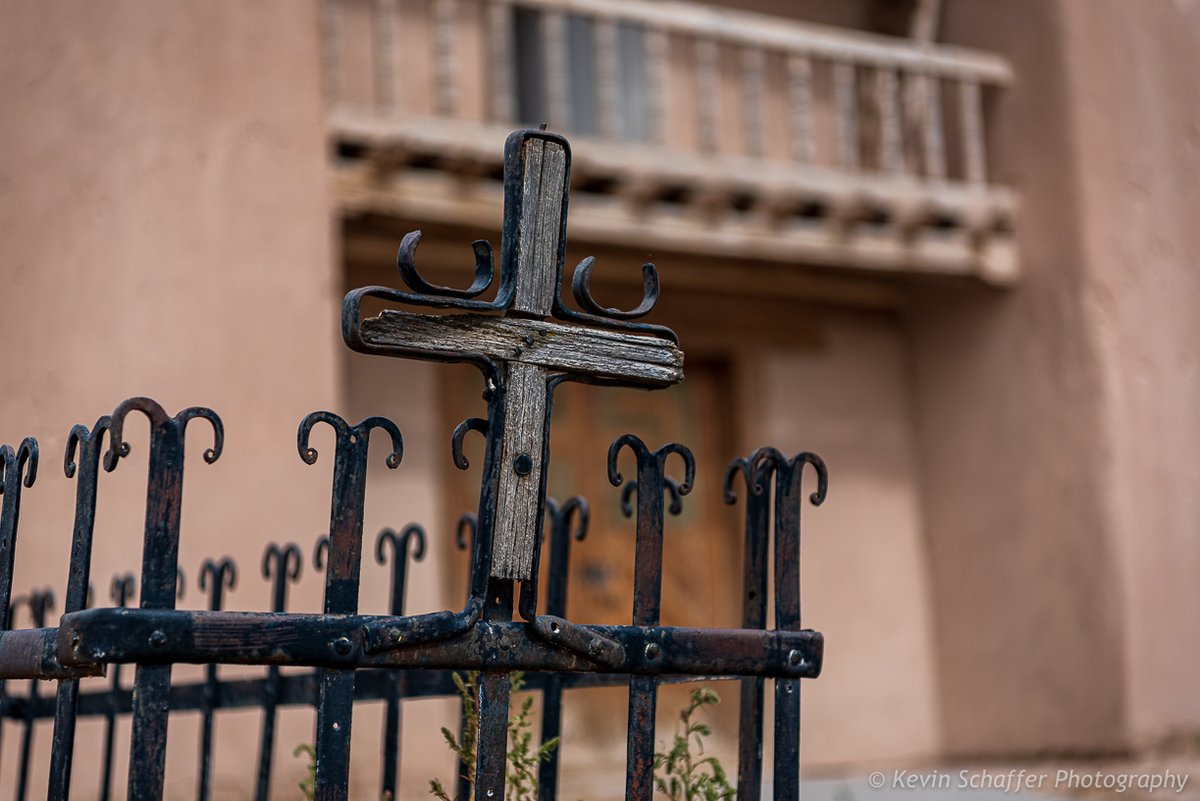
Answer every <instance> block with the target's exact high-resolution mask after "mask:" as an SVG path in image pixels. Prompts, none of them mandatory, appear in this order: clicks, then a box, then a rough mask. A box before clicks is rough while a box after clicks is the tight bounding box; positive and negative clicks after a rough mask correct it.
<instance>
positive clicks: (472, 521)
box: [454, 512, 479, 551]
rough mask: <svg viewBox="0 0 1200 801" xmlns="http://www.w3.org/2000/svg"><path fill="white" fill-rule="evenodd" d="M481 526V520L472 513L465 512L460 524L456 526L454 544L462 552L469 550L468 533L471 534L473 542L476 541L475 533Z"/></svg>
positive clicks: (460, 517)
mask: <svg viewBox="0 0 1200 801" xmlns="http://www.w3.org/2000/svg"><path fill="white" fill-rule="evenodd" d="M478 526H479V518H477V517H476V516H475V515H474V513H472V512H463V513H462V514H461V515H460V516H459V518H458V523H457V524H455V526H454V544H455V545H457V546H458V549H459V550H460V551H465V550H467V533H468V532H470V535H471V542H474V541H475V531H476V529H477V528H478Z"/></svg>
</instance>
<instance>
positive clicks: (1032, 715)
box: [909, 0, 1126, 756]
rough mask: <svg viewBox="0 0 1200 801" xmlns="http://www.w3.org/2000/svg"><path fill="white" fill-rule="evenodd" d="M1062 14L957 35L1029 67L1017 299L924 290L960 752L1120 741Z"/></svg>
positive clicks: (951, 706)
mask: <svg viewBox="0 0 1200 801" xmlns="http://www.w3.org/2000/svg"><path fill="white" fill-rule="evenodd" d="M1061 8H1062V4H1050V3H1044V2H1041V0H1020V1H1019V2H1008V3H988V4H983V3H951V4H949V5H948V6H947V8H946V15H945V20H944V28H943V39H944V40H946V41H950V42H955V43H959V44H967V45H974V46H979V47H984V48H988V49H992V50H996V51H999V52H1001V53H1004V54H1006V55H1008V56H1009V57H1010V58H1011V59H1012V61H1013V66H1014V68H1015V70H1016V80H1015V85H1014V86H1013V88H1012V89H1011V90H1010V91H1009V93H1008V95H1007V97H1006V100H1005V106H1004V107H1003V109H1002V114H1001V119H1002V121H1003V123H1004V127H1003V128H1002V129H1001V130H998V131H994V132H992V142H993V145H994V146H998V147H1000V148H1001V150H1000V160H1001V163H1002V164H1004V165H1006V166H1007V168H1008V169H1007V171H1006V174H1005V175H1004V176H1003V177H1004V179H1005V180H1008V181H1011V182H1012V183H1013V185H1014V186H1015V187H1016V188H1017V190H1018V191H1019V192H1020V193H1021V203H1022V206H1021V209H1020V212H1019V220H1018V224H1017V237H1018V246H1019V249H1020V256H1021V263H1022V270H1023V274H1022V277H1021V281H1020V283H1019V285H1018V286H1017V287H1016V288H1015V289H1013V290H1011V291H1007V292H994V291H986V290H982V289H981V290H976V291H969V290H966V289H963V288H939V287H934V286H930V287H920V288H916V289H914V290H913V302H912V306H911V309H910V315H909V317H910V325H911V331H912V337H913V347H914V365H915V371H916V409H917V428H918V432H919V434H918V435H919V438H920V459H921V462H922V465H923V476H922V482H921V485H922V491H923V493H924V510H925V515H926V524H927V530H926V537H927V538H928V548H929V554H930V560H931V561H930V566H931V576H932V589H933V599H934V600H933V603H934V614H935V616H936V621H937V623H936V627H937V628H936V637H937V649H938V650H937V654H938V656H937V664H938V668H939V671H940V677H939V690H940V701H941V710H942V725H943V728H944V738H945V746H946V750H947V752H948V753H949V754H951V755H975V754H1004V755H1010V756H1011V755H1015V754H1022V753H1031V752H1041V751H1054V752H1064V751H1065V752H1093V751H1098V750H1108V749H1113V748H1117V747H1120V746H1121V745H1122V744H1123V732H1124V730H1125V712H1126V710H1125V705H1124V701H1123V696H1124V686H1125V681H1126V672H1125V671H1126V663H1125V651H1124V644H1123V639H1122V638H1123V632H1124V625H1123V620H1122V612H1121V601H1120V598H1119V597H1118V596H1117V595H1116V594H1115V593H1114V592H1113V588H1114V586H1115V584H1116V582H1117V576H1118V571H1117V565H1116V559H1117V554H1116V552H1115V549H1114V536H1115V535H1114V521H1113V519H1112V517H1111V515H1110V514H1109V508H1108V502H1107V500H1106V497H1105V494H1106V492H1107V491H1108V489H1109V487H1108V484H1107V476H1106V471H1105V469H1104V465H1105V461H1106V459H1107V458H1108V451H1109V448H1110V444H1109V443H1108V442H1106V441H1105V437H1104V431H1105V430H1106V420H1105V418H1104V403H1103V398H1102V395H1103V392H1104V384H1103V379H1102V375H1103V370H1102V358H1103V357H1102V354H1101V353H1099V352H1098V350H1097V347H1096V343H1095V341H1094V339H1093V337H1092V330H1091V322H1090V319H1089V311H1088V309H1087V304H1086V302H1085V288H1086V286H1087V283H1088V272H1089V269H1090V267H1089V265H1088V263H1087V261H1086V254H1085V251H1084V250H1083V247H1082V244H1081V241H1082V236H1083V232H1084V231H1085V230H1086V229H1085V227H1084V224H1085V221H1084V220H1081V217H1080V205H1079V204H1080V198H1081V195H1082V188H1081V186H1080V183H1079V178H1080V176H1079V173H1080V171H1081V170H1083V169H1085V165H1082V164H1080V163H1079V162H1078V161H1077V160H1076V159H1075V157H1074V155H1073V154H1074V152H1075V148H1076V146H1077V144H1076V143H1077V142H1078V140H1079V137H1080V136H1082V135H1084V132H1082V131H1080V130H1079V129H1078V127H1077V126H1076V125H1075V124H1074V120H1073V119H1072V118H1071V116H1070V115H1069V113H1067V109H1069V108H1070V106H1071V104H1072V103H1073V102H1075V100H1076V98H1075V97H1074V96H1073V94H1072V92H1073V88H1074V87H1073V85H1072V84H1071V82H1070V74H1069V70H1068V66H1069V65H1068V63H1067V61H1066V56H1065V55H1064V53H1063V48H1062V41H1063V36H1064V33H1063V22H1062V19H1061V18H1060V11H1061Z"/></svg>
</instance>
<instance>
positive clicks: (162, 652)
mask: <svg viewBox="0 0 1200 801" xmlns="http://www.w3.org/2000/svg"><path fill="white" fill-rule="evenodd" d="M406 620H407V618H403V617H400V618H393V617H386V616H364V615H346V616H342V615H302V614H289V613H267V612H198V611H186V610H149V609H91V610H87V611H84V612H75V613H72V614H69V615H65V616H64V617H63V620H62V624H61V626H60V628H59V636H58V651H59V654H58V655H59V659H60V660H61V661H62V662H63V663H64V664H86V663H96V662H143V663H168V662H185V663H195V664H204V663H209V662H217V663H224V664H247V665H310V666H324V667H339V668H453V669H458V670H501V671H504V670H523V671H542V670H547V671H569V672H588V673H633V674H647V675H705V676H711V675H722V676H773V677H783V678H815V677H816V676H817V675H819V674H820V672H821V660H822V656H823V651H824V638H823V637H822V635H821V634H820V632H816V631H807V630H806V631H773V630H769V631H762V630H756V629H696V628H674V627H659V626H581V627H580V628H585V629H588V630H591V631H593V632H594V633H596V634H597V635H600V636H602V637H605V638H608V639H610V640H614V641H616V642H617V643H619V644H620V645H621V647H622V648H623V649H624V653H625V658H624V659H623V660H621V661H620V662H618V663H615V664H611V665H600V664H597V663H594V662H591V661H589V660H588V659H587V658H586V657H584V656H582V655H580V654H578V653H576V652H573V651H570V650H566V649H563V648H559V647H556V646H554V645H552V644H550V643H547V642H545V641H543V640H542V639H540V638H539V637H538V636H537V635H536V634H535V633H534V632H533V631H532V627H531V626H530V625H529V624H527V623H520V622H507V623H479V624H477V625H475V626H474V627H472V628H471V629H470V631H468V632H467V633H466V634H463V635H460V636H458V637H455V638H453V639H449V640H444V641H441V642H433V643H425V644H423V645H416V646H413V647H411V648H396V649H395V650H387V651H378V652H375V653H368V647H369V645H370V644H371V643H372V642H375V641H379V640H381V639H382V638H383V633H384V632H386V631H388V630H389V629H391V628H392V627H394V626H397V625H403V624H404V622H405V621H406Z"/></svg>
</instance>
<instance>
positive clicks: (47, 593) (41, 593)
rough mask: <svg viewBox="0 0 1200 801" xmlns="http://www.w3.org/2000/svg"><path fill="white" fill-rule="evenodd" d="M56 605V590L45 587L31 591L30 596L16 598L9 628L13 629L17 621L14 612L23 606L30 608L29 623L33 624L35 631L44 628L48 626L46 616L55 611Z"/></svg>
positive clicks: (10, 610) (10, 611)
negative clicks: (14, 621) (13, 622)
mask: <svg viewBox="0 0 1200 801" xmlns="http://www.w3.org/2000/svg"><path fill="white" fill-rule="evenodd" d="M54 604H55V599H54V590H52V589H50V588H49V587H43V588H42V589H40V590H31V591H30V593H29V594H28V595H23V596H21V597H20V598H14V599H13V602H12V607H11V608H10V609H9V623H8V626H7V628H11V627H12V621H13V620H14V619H15V615H13V611H12V610H13V609H15V608H16V607H18V606H22V605H24V606H27V607H29V621H30V623H32V627H33V628H35V629H40V628H44V627H45V625H46V616H47V615H48V614H49V613H50V611H51V610H52V609H54Z"/></svg>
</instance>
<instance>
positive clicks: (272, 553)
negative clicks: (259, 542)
mask: <svg viewBox="0 0 1200 801" xmlns="http://www.w3.org/2000/svg"><path fill="white" fill-rule="evenodd" d="M302 561H303V560H302V559H301V557H300V546H299V545H297V544H296V543H294V542H289V543H288V544H287V545H283V546H280V545H279V544H278V543H275V542H272V543H271V544H270V545H268V546H267V547H266V550H264V551H263V558H262V577H263V578H264V579H267V580H270V579H271V577H272V576H273V575H274V576H286V577H287V578H288V579H290V580H291V581H296V580H298V579H299V578H300V563H301V562H302Z"/></svg>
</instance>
